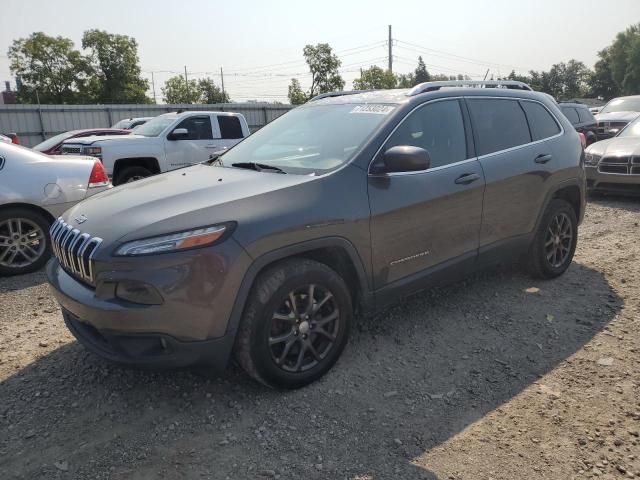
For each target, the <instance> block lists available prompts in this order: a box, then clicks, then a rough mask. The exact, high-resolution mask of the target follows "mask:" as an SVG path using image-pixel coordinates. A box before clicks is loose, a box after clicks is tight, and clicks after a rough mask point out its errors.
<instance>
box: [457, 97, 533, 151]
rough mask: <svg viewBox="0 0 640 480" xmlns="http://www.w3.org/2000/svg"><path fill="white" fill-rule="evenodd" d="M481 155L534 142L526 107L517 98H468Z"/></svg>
mask: <svg viewBox="0 0 640 480" xmlns="http://www.w3.org/2000/svg"><path fill="white" fill-rule="evenodd" d="M467 103H468V106H469V113H470V114H471V121H472V123H473V129H474V131H475V133H476V141H477V145H476V147H477V150H478V155H488V154H490V153H494V152H499V151H501V150H506V149H508V148H513V147H517V146H520V145H525V144H527V143H530V142H531V133H530V132H529V125H528V124H527V118H526V117H525V114H524V110H523V109H522V107H521V106H520V103H519V102H518V101H517V100H509V99H493V98H490V99H485V98H483V99H480V98H469V99H467Z"/></svg>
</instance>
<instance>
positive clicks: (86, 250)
mask: <svg viewBox="0 0 640 480" xmlns="http://www.w3.org/2000/svg"><path fill="white" fill-rule="evenodd" d="M49 233H50V235H51V245H52V248H53V253H54V254H55V256H56V258H57V259H58V261H59V262H60V265H62V268H64V269H65V271H67V272H68V273H70V274H72V275H73V276H75V277H77V278H79V279H80V280H83V281H85V282H87V283H90V284H91V285H93V284H94V283H95V279H94V262H93V257H94V255H95V253H96V251H97V250H98V247H99V246H100V244H101V243H102V239H101V238H98V237H92V236H91V235H89V234H88V233H82V232H81V231H80V230H78V229H77V228H73V227H72V226H71V225H69V224H68V223H66V222H65V221H64V220H62V219H61V218H59V219H58V220H56V222H55V223H54V224H53V225H52V226H51V229H50V230H49Z"/></svg>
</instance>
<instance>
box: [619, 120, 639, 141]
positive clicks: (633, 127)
mask: <svg viewBox="0 0 640 480" xmlns="http://www.w3.org/2000/svg"><path fill="white" fill-rule="evenodd" d="M618 137H626V138H640V117H638V118H636V119H635V120H634V121H633V122H631V123H630V124H629V125H627V126H626V128H624V129H623V130H622V131H621V132H620V133H619V134H618Z"/></svg>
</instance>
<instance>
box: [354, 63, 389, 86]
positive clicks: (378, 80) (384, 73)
mask: <svg viewBox="0 0 640 480" xmlns="http://www.w3.org/2000/svg"><path fill="white" fill-rule="evenodd" d="M396 82H397V79H396V77H395V75H393V73H391V72H390V71H389V70H383V69H382V68H380V67H378V66H376V65H373V66H371V67H369V68H367V69H365V70H360V78H356V79H355V80H354V81H353V88H354V90H386V89H389V88H396Z"/></svg>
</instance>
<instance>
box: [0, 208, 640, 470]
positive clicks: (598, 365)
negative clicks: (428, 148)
mask: <svg viewBox="0 0 640 480" xmlns="http://www.w3.org/2000/svg"><path fill="white" fill-rule="evenodd" d="M639 222H640V200H633V199H608V198H607V199H604V200H602V199H600V200H597V201H594V202H592V203H590V204H589V208H588V212H587V216H586V219H585V222H584V224H583V226H582V227H581V231H580V241H579V246H578V250H577V253H576V258H575V261H574V264H573V265H572V266H571V268H570V269H569V271H568V272H567V273H566V274H565V275H564V276H563V277H561V278H559V279H557V280H554V281H550V282H538V281H533V280H531V279H529V278H528V277H527V276H525V275H523V274H521V273H518V272H515V271H504V270H502V271H494V272H490V273H485V274H483V275H480V276H477V277H474V278H472V279H469V280H467V281H465V282H461V283H457V284H455V285H451V286H449V287H445V288H442V289H438V290H435V291H431V292H428V293H424V294H421V295H418V296H415V297H412V298H410V299H408V300H406V301H404V302H403V303H402V304H399V305H398V306H396V307H395V308H393V309H391V310H388V311H385V312H383V313H381V314H379V315H377V316H375V317H371V318H360V319H358V321H357V324H356V328H355V329H354V331H353V335H352V339H351V341H350V343H349V345H348V346H347V348H346V350H345V352H344V354H343V356H342V358H341V360H340V361H339V362H338V364H337V365H336V366H335V367H334V369H333V370H332V372H330V373H329V374H328V375H327V376H325V377H324V378H323V379H322V380H321V381H319V382H317V383H315V384H313V385H311V386H309V387H307V388H304V389H302V390H298V391H295V392H284V393H282V392H276V391H272V390H268V389H266V388H263V387H261V386H260V385H258V384H256V383H255V382H253V381H251V380H249V379H248V378H247V377H246V376H245V375H244V374H243V373H242V372H241V371H240V370H239V369H238V368H237V367H231V368H230V369H229V370H228V371H227V373H226V374H225V375H224V376H223V377H221V378H220V377H218V378H216V377H213V376H210V375H208V374H207V372H204V371H201V370H183V371H174V372H148V371H138V370H133V369H124V368H121V367H118V366H114V365H111V364H107V363H105V362H104V361H102V360H100V359H98V358H96V357H94V356H93V355H91V354H90V353H88V352H86V351H85V350H84V349H83V348H81V347H80V346H79V345H78V344H76V343H75V341H74V340H73V339H72V337H71V335H70V334H69V333H67V330H66V329H65V327H64V324H63V322H62V318H61V316H60V312H59V310H58V308H57V306H56V304H55V302H54V300H53V298H52V296H51V295H50V293H49V291H48V287H47V285H46V282H45V279H44V275H43V273H37V274H34V275H29V276H24V277H21V278H5V279H0V478H2V479H13V478H16V479H18V478H19V479H40V478H42V479H57V478H60V479H72V478H78V479H86V478H96V479H106V478H113V479H163V478H171V479H173V478H215V479H218V478H220V479H226V478H230V479H245V478H248V479H253V478H255V479H264V478H282V479H290V478H291V479H293V478H296V479H297V478H305V479H324V478H327V479H334V478H335V479H354V480H355V479H358V480H364V479H387V478H393V479H425V478H426V479H436V478H437V479H496V480H497V479H510V480H511V479H520V478H527V479H529V478H530V479H543V478H553V479H563V480H564V479H573V478H575V479H582V478H596V477H597V478H601V479H609V478H610V479H614V478H616V479H618V478H640V439H639V438H638V431H639V430H640V396H639V393H640V373H639V372H640V342H639V339H640V320H639V319H640V291H639V290H640V288H639V285H640V283H639V282H640V262H639V255H640V242H639V241H638V240H640V227H639V225H638V223H639Z"/></svg>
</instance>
